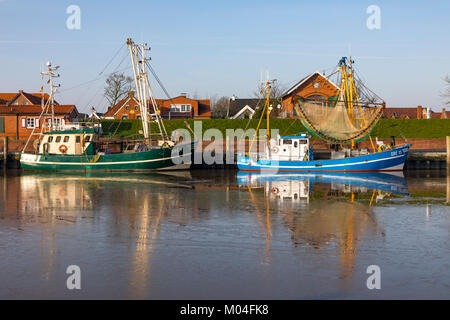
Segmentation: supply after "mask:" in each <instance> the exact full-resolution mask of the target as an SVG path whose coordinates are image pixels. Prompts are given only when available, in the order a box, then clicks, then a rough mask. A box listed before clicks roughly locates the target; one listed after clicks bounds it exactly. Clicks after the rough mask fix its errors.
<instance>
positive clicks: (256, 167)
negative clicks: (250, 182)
mask: <svg viewBox="0 0 450 320" xmlns="http://www.w3.org/2000/svg"><path fill="white" fill-rule="evenodd" d="M278 141H279V143H278V146H275V147H273V148H272V150H271V151H269V152H270V156H269V157H266V158H264V157H251V156H241V157H238V161H237V166H238V168H239V170H242V171H248V172H371V171H372V172H373V171H402V170H403V166H404V164H405V161H406V157H407V156H408V150H409V147H410V145H409V144H407V145H404V146H401V147H397V148H392V149H389V150H386V151H380V152H376V153H369V152H368V151H367V150H350V149H348V150H345V151H343V152H335V151H331V152H330V153H331V156H332V157H339V158H340V159H322V160H312V159H314V151H312V150H311V148H310V146H309V141H310V139H309V137H308V136H306V135H300V136H291V137H279V139H278ZM274 152H275V153H274ZM335 153H338V154H335ZM364 153H367V154H364ZM356 154H357V156H356ZM305 158H307V159H309V160H302V159H305Z"/></svg>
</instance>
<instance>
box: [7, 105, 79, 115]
mask: <svg viewBox="0 0 450 320" xmlns="http://www.w3.org/2000/svg"><path fill="white" fill-rule="evenodd" d="M54 111H55V114H58V115H61V114H71V113H72V112H74V111H75V112H76V114H78V110H77V108H76V107H75V106H74V105H55V108H54ZM41 112H42V108H41V106H37V105H0V114H30V115H40V114H41Z"/></svg>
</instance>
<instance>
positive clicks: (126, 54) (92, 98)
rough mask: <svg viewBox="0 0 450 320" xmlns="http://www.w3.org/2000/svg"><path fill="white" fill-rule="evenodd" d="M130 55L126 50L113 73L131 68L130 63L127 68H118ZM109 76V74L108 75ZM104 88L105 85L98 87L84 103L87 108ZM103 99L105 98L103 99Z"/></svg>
mask: <svg viewBox="0 0 450 320" xmlns="http://www.w3.org/2000/svg"><path fill="white" fill-rule="evenodd" d="M127 56H128V52H125V56H124V58H123V59H122V60H121V61H120V63H119V65H118V66H117V67H116V68H115V69H114V70H113V73H112V74H115V73H117V72H121V71H124V70H126V69H128V68H129V65H127V67H126V68H124V69H121V70H117V69H118V68H119V67H120V65H121V64H122V63H123V61H124V60H125V58H126V57H127ZM105 76H107V75H103V76H101V77H105ZM108 76H109V75H108ZM102 88H103V89H104V87H101V86H100V87H99V88H98V89H97V91H95V92H94V94H93V95H92V97H91V98H90V99H89V100H88V102H87V103H86V104H85V105H84V106H85V107H87V108H89V105H90V104H91V102H92V101H93V100H94V99H95V97H96V96H97V94H98V93H99V91H100V89H102ZM103 96H104V95H103ZM102 100H103V99H102Z"/></svg>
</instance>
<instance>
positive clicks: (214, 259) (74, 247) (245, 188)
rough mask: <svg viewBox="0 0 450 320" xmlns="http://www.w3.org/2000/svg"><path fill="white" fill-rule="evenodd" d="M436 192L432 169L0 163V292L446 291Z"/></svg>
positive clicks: (441, 190)
mask: <svg viewBox="0 0 450 320" xmlns="http://www.w3.org/2000/svg"><path fill="white" fill-rule="evenodd" d="M449 198H450V179H449V178H446V177H445V172H444V174H441V173H439V172H431V173H426V172H425V173H424V172H412V173H407V174H406V177H405V178H403V175H402V176H400V177H398V176H392V175H387V174H370V175H354V176H348V175H347V176H340V175H330V176H329V175H319V176H317V175H282V176H276V175H274V176H270V175H268V176H267V175H264V176H260V175H256V176H255V175H240V174H239V175H238V174H237V173H236V172H234V171H231V172H230V171H192V172H179V173H177V174H103V175H102V174H98V175H91V176H89V175H67V174H66V175H61V174H42V173H41V174H40V173H22V174H19V173H17V174H14V173H8V175H6V176H2V177H0V270H1V272H0V298H3V299H4V298H7V299H16V298H32V299H34V298H64V299H73V298H125V299H127V298H138V299H140V298H145V299H252V298H253V299H317V298H319V299H336V298H344V299H346V298H349V299H352V298H363V299H366V298H370V299H372V298H375V299H382V298H387V299H397V298H407V299H408V298H414V299H415V298H437V299H449V298H450V206H449V205H448V204H447V201H449V200H450V199H449ZM69 265H78V266H79V267H80V268H81V279H82V280H81V286H82V288H81V290H68V289H67V288H66V280H67V277H68V275H67V274H66V268H67V267H68V266H69ZM370 265H378V266H379V267H380V269H381V289H380V290H369V289H367V286H366V281H367V278H368V277H369V276H370V275H369V274H367V273H366V271H367V267H368V266H370Z"/></svg>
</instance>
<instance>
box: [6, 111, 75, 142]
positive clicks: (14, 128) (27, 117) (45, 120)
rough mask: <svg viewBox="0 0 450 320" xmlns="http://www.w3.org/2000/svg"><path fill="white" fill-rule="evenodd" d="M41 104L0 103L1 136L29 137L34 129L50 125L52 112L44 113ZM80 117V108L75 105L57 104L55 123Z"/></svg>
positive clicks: (37, 130) (59, 123)
mask: <svg viewBox="0 0 450 320" xmlns="http://www.w3.org/2000/svg"><path fill="white" fill-rule="evenodd" d="M41 113H42V107H41V106H40V105H16V104H12V105H0V136H9V137H15V138H16V139H21V138H27V137H28V136H29V135H30V134H31V132H32V131H33V129H35V132H36V133H37V132H40V131H41V130H44V132H45V131H46V130H45V129H47V128H49V127H50V124H51V114H46V115H43V116H42V117H41V118H40V119H39V116H40V115H41ZM77 117H78V110H77V108H76V107H75V106H74V105H55V106H54V119H55V125H56V126H59V125H64V124H66V123H70V122H73V121H74V120H75V119H77Z"/></svg>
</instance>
